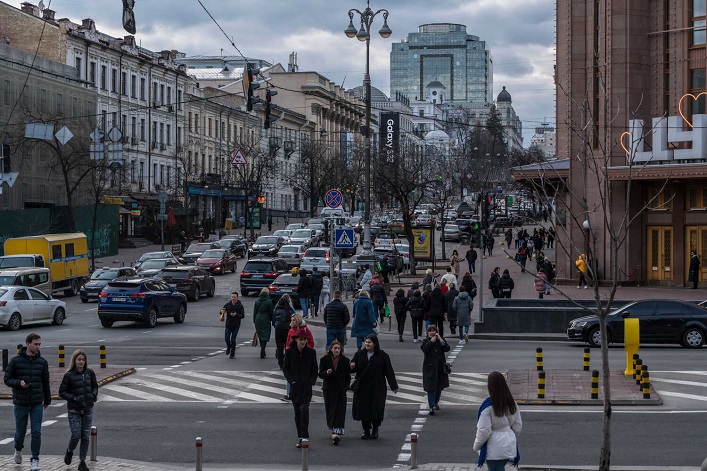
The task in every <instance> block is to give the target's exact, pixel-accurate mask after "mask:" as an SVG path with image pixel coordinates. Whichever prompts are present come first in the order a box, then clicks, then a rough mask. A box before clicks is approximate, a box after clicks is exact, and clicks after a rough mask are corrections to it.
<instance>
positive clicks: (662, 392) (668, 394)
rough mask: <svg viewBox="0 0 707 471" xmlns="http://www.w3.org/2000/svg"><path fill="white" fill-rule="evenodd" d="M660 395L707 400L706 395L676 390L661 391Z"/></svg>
mask: <svg viewBox="0 0 707 471" xmlns="http://www.w3.org/2000/svg"><path fill="white" fill-rule="evenodd" d="M660 395H661V396H671V397H680V398H682V399H694V400H695V401H707V397H705V396H698V395H696V394H685V393H678V392H671V391H661V392H660Z"/></svg>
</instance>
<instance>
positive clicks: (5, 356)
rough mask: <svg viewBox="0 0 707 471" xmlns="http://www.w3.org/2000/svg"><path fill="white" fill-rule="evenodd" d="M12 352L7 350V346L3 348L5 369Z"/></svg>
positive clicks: (3, 365) (3, 368)
mask: <svg viewBox="0 0 707 471" xmlns="http://www.w3.org/2000/svg"><path fill="white" fill-rule="evenodd" d="M9 354H10V352H9V351H8V350H7V348H3V349H2V370H3V371H5V370H6V369H7V361H8V356H9Z"/></svg>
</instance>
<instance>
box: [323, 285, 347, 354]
mask: <svg viewBox="0 0 707 471" xmlns="http://www.w3.org/2000/svg"><path fill="white" fill-rule="evenodd" d="M350 321H351V316H350V314H349V308H348V307H346V304H344V302H343V301H342V300H341V291H334V299H333V300H332V301H331V302H330V303H328V304H327V305H326V306H325V307H324V325H325V326H326V347H324V348H325V349H326V350H327V351H328V350H329V346H330V345H331V343H332V342H334V341H339V342H340V343H341V345H343V344H344V342H345V338H346V326H347V325H349V322H350Z"/></svg>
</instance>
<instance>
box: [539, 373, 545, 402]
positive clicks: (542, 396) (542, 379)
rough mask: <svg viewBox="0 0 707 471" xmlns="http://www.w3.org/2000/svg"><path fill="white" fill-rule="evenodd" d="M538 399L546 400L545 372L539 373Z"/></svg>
mask: <svg viewBox="0 0 707 471" xmlns="http://www.w3.org/2000/svg"><path fill="white" fill-rule="evenodd" d="M538 399H545V372H544V371H539V372H538Z"/></svg>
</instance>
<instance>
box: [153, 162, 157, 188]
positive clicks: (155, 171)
mask: <svg viewBox="0 0 707 471" xmlns="http://www.w3.org/2000/svg"><path fill="white" fill-rule="evenodd" d="M152 181H153V183H154V184H157V164H152Z"/></svg>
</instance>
